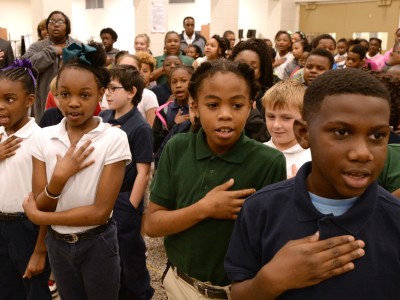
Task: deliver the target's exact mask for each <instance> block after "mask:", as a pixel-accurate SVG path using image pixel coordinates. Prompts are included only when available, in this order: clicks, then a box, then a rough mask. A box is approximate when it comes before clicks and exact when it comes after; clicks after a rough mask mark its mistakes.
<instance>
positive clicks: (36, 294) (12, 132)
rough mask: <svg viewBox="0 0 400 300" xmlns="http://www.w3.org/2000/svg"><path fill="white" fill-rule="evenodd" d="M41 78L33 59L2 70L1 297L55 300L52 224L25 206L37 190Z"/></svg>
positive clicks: (0, 99)
mask: <svg viewBox="0 0 400 300" xmlns="http://www.w3.org/2000/svg"><path fill="white" fill-rule="evenodd" d="M35 77H36V72H35V70H34V69H33V67H32V64H31V62H30V61H29V60H27V59H24V60H16V61H15V62H14V63H13V64H12V65H11V66H9V67H8V68H6V69H3V70H1V71H0V182H1V188H0V299H28V300H31V299H43V300H51V294H50V291H49V287H48V279H49V275H50V266H49V263H48V260H47V259H46V247H45V245H44V242H43V239H44V235H45V234H46V228H45V227H44V226H42V227H41V228H40V229H39V226H36V225H34V224H32V222H31V221H30V220H28V218H27V217H26V215H25V214H24V213H23V211H24V210H23V208H22V202H23V201H24V198H25V196H26V195H27V194H28V193H29V192H30V191H31V190H32V157H31V155H30V148H31V145H32V137H33V135H34V133H35V132H37V131H40V127H39V126H38V125H37V124H36V123H35V119H34V118H29V117H28V111H29V109H30V108H31V107H32V105H33V103H34V101H35V85H36V78H35Z"/></svg>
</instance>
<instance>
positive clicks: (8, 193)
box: [0, 118, 40, 213]
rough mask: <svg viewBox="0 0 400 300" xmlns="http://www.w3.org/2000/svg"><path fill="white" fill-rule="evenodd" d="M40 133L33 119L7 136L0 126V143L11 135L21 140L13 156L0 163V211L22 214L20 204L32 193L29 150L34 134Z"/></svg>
mask: <svg viewBox="0 0 400 300" xmlns="http://www.w3.org/2000/svg"><path fill="white" fill-rule="evenodd" d="M37 131H40V127H39V126H38V125H37V124H36V123H35V119H34V118H29V122H28V123H27V124H25V126H23V127H22V128H21V129H20V130H18V131H17V132H15V133H14V134H12V135H11V136H8V135H7V132H6V129H5V128H4V127H3V126H0V134H3V137H2V139H1V142H0V143H4V142H5V141H6V140H7V139H9V138H10V137H12V136H13V135H15V136H17V137H19V138H21V139H23V141H22V142H21V144H20V147H19V148H18V149H17V151H16V152H15V155H13V156H10V157H8V158H6V159H4V160H2V161H0V183H1V188H0V211H1V212H6V213H16V212H23V211H24V209H23V208H22V202H23V201H24V199H25V197H26V196H28V194H29V192H31V191H32V156H31V153H30V148H31V145H32V136H33V133H34V132H37Z"/></svg>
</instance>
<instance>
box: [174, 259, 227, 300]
mask: <svg viewBox="0 0 400 300" xmlns="http://www.w3.org/2000/svg"><path fill="white" fill-rule="evenodd" d="M171 268H173V269H174V270H175V271H176V274H178V276H179V278H181V279H182V280H183V281H185V282H186V283H188V284H190V285H191V286H193V287H194V288H195V289H196V290H197V291H198V292H199V293H200V294H202V295H203V296H206V297H208V298H215V299H228V295H227V294H226V291H225V290H224V289H219V288H216V287H213V286H211V285H207V284H205V283H203V282H201V281H197V280H194V279H193V278H192V277H190V276H189V275H186V274H185V273H183V272H181V271H179V269H178V268H175V267H173V266H172V265H171Z"/></svg>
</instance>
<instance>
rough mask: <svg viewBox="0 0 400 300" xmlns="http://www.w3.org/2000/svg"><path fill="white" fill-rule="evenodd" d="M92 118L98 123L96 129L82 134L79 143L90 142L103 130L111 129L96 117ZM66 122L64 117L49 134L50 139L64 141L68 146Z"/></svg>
mask: <svg viewBox="0 0 400 300" xmlns="http://www.w3.org/2000/svg"><path fill="white" fill-rule="evenodd" d="M93 118H95V120H96V121H97V122H98V125H97V127H96V128H94V129H92V130H91V131H90V132H88V133H86V134H84V135H83V136H82V138H81V139H80V141H82V142H84V141H87V140H92V139H93V138H95V137H96V136H98V135H99V134H100V133H102V132H103V131H104V130H106V129H107V128H108V127H111V125H110V124H108V123H104V122H103V120H102V118H100V117H97V116H93ZM66 121H67V119H66V118H65V117H64V118H63V119H62V120H61V122H60V123H59V124H58V125H56V126H55V127H56V128H55V130H54V131H51V132H50V138H51V139H58V140H60V141H64V142H65V143H66V144H67V145H69V144H70V142H69V137H68V133H67V130H66V128H65V125H66ZM67 141H68V142H67Z"/></svg>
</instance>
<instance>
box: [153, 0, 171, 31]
mask: <svg viewBox="0 0 400 300" xmlns="http://www.w3.org/2000/svg"><path fill="white" fill-rule="evenodd" d="M166 27H167V13H166V3H165V1H162V0H159V1H151V32H152V33H154V32H161V33H164V32H166V31H167V30H166Z"/></svg>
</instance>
